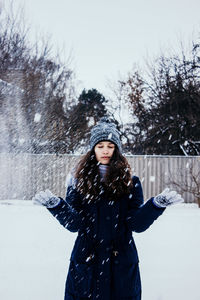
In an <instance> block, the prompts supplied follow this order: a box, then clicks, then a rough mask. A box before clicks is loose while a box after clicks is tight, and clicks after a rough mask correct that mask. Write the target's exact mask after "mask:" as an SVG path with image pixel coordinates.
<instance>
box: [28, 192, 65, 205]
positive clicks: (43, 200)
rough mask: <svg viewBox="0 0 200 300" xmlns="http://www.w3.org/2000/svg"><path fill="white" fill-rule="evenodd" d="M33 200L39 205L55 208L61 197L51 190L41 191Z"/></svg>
mask: <svg viewBox="0 0 200 300" xmlns="http://www.w3.org/2000/svg"><path fill="white" fill-rule="evenodd" d="M32 201H33V203H34V204H37V205H44V206H46V207H47V208H53V207H55V206H57V205H58V204H59V203H60V198H58V197H56V196H55V195H54V194H53V193H52V192H51V191H50V190H45V191H44V192H43V191H41V192H39V193H38V194H36V195H35V196H34V197H33V198H32Z"/></svg>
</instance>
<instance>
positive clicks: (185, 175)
mask: <svg viewBox="0 0 200 300" xmlns="http://www.w3.org/2000/svg"><path fill="white" fill-rule="evenodd" d="M126 157H127V159H128V161H129V163H130V165H131V167H132V169H133V174H135V175H137V176H139V177H140V180H141V182H142V186H143V191H144V197H145V200H147V199H148V198H150V197H151V196H155V195H157V194H158V193H160V192H161V191H162V190H163V189H164V188H165V187H173V184H172V181H175V182H179V183H181V184H182V185H184V184H186V183H187V184H188V185H193V181H194V180H193V179H192V176H191V174H190V173H191V172H190V170H191V166H192V169H193V172H194V173H195V174H197V173H198V171H199V166H200V157H199V156H190V157H185V156H149V155H147V156H144V155H136V156H126ZM78 159H79V156H75V155H55V154H41V155H40V154H17V155H16V154H8V153H1V154H0V199H1V200H2V199H3V200H7V199H23V200H30V199H31V198H32V197H33V196H34V195H35V193H36V192H39V191H41V190H44V189H47V188H48V189H50V190H51V191H52V192H53V193H55V194H56V195H59V196H61V197H64V196H65V180H66V175H67V174H68V172H69V170H70V169H71V168H73V166H75V164H76V162H77V161H78ZM197 180H198V181H199V180H200V179H199V178H197ZM176 190H177V188H176ZM182 195H183V197H184V199H185V202H194V197H193V196H192V195H191V194H189V193H184V194H182Z"/></svg>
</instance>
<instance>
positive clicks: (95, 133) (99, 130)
mask: <svg viewBox="0 0 200 300" xmlns="http://www.w3.org/2000/svg"><path fill="white" fill-rule="evenodd" d="M101 141H110V142H112V143H114V144H115V145H117V147H118V148H119V151H120V152H121V151H122V149H121V141H120V132H119V131H118V129H117V127H116V125H115V124H114V123H113V122H111V121H110V120H109V118H108V117H103V118H101V119H100V120H99V122H98V123H97V124H96V125H95V126H94V127H93V128H92V130H91V137H90V148H91V149H92V148H93V147H94V146H95V145H96V144H97V143H99V142H101Z"/></svg>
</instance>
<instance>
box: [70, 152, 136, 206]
mask: <svg viewBox="0 0 200 300" xmlns="http://www.w3.org/2000/svg"><path fill="white" fill-rule="evenodd" d="M99 164H100V163H99V162H98V161H97V159H96V155H95V152H94V148H93V149H92V150H90V151H88V152H87V153H86V154H85V155H84V156H83V157H82V159H81V160H80V161H79V163H78V164H77V167H76V171H75V178H76V179H77V181H76V182H77V183H76V185H77V189H78V191H79V192H80V193H81V194H83V195H84V198H85V200H87V201H88V200H89V201H93V200H97V199H99V196H100V195H101V193H102V192H103V191H105V192H106V196H107V197H108V198H109V199H110V200H117V199H118V198H119V197H120V196H122V195H124V194H127V193H129V191H130V189H131V187H132V180H131V167H130V165H129V163H128V161H127V159H126V158H125V157H124V156H123V155H122V154H121V153H120V152H119V150H118V147H117V146H116V147H115V150H114V153H113V155H112V157H111V159H110V163H109V168H108V172H107V173H106V176H105V180H104V182H103V183H102V182H101V177H100V173H99Z"/></svg>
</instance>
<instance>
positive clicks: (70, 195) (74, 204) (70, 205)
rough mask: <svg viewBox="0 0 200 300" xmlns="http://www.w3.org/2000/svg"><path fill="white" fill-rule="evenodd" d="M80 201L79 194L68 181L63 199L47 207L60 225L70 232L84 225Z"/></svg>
mask: <svg viewBox="0 0 200 300" xmlns="http://www.w3.org/2000/svg"><path fill="white" fill-rule="evenodd" d="M59 198H60V197H59ZM80 203H81V195H80V193H79V192H78V191H77V190H76V188H75V187H74V186H73V184H72V183H70V184H69V185H68V186H67V192H66V198H65V200H64V199H62V198H60V202H59V204H58V205H57V206H56V207H54V208H47V209H48V210H49V212H50V213H51V214H52V215H53V216H54V217H55V218H56V219H57V220H58V221H59V223H60V224H61V225H62V226H64V227H65V228H66V229H68V230H69V231H71V232H77V231H80V230H81V229H82V228H83V227H84V220H85V217H84V216H83V210H82V209H81V204H80Z"/></svg>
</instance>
